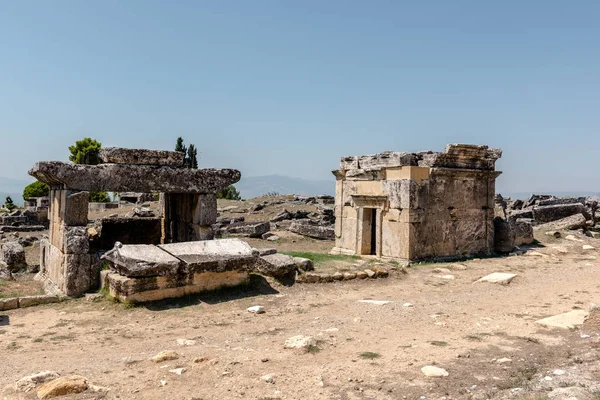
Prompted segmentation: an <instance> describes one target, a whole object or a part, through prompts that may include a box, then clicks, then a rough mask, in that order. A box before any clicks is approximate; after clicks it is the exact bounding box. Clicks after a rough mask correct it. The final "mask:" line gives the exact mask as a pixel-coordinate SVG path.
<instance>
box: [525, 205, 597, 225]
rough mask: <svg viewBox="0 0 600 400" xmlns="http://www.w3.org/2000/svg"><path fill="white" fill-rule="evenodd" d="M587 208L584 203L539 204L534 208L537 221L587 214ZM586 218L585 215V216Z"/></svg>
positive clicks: (542, 222) (543, 221)
mask: <svg viewBox="0 0 600 400" xmlns="http://www.w3.org/2000/svg"><path fill="white" fill-rule="evenodd" d="M585 213H586V209H585V206H584V205H583V204H580V203H575V204H556V205H550V206H537V207H534V209H533V218H534V219H535V220H536V221H537V223H540V224H544V223H547V222H552V221H558V220H561V219H563V218H566V217H570V216H571V215H577V214H585ZM584 218H585V217H584Z"/></svg>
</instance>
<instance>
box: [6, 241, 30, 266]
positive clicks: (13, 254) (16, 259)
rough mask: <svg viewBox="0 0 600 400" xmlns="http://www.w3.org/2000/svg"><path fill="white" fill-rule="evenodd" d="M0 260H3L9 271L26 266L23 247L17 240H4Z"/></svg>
mask: <svg viewBox="0 0 600 400" xmlns="http://www.w3.org/2000/svg"><path fill="white" fill-rule="evenodd" d="M0 261H4V262H5V263H6V266H7V268H8V270H9V271H10V272H15V271H18V270H20V269H23V268H27V262H26V261H25V249H23V246H21V245H20V244H19V242H6V243H4V244H3V245H2V249H1V251H0Z"/></svg>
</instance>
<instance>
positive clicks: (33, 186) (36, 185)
mask: <svg viewBox="0 0 600 400" xmlns="http://www.w3.org/2000/svg"><path fill="white" fill-rule="evenodd" d="M49 194H50V186H48V185H46V184H45V183H44V182H40V181H35V182H33V183H30V184H29V185H27V186H25V189H23V198H24V199H26V198H28V197H44V196H48V195H49Z"/></svg>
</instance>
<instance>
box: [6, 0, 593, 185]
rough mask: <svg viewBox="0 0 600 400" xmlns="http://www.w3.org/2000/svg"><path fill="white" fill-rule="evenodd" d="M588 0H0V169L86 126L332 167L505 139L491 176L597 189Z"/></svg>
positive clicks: (261, 163)
mask: <svg viewBox="0 0 600 400" xmlns="http://www.w3.org/2000/svg"><path fill="white" fill-rule="evenodd" d="M598 21H600V2H599V1H597V0H593V1H591V0H590V1H585V0H578V1H557V0H556V1H555V0H549V1H548V0H545V1H533V0H528V1H502V2H500V1H496V2H492V1H457V0H456V1H447V0H439V1H410V2H409V1H401V0H394V1H362V2H359V1H333V0H328V1H322V0H318V1H306V0H302V1H282V0H277V1H267V0H256V1H245V0H244V1H242V0H240V1H212V2H209V1H147V0H143V1H134V0H128V1H112V0H109V1H105V0H103V1H94V2H93V1H8V0H0V137H1V140H0V149H1V151H0V176H5V177H11V178H18V179H28V176H27V174H26V171H27V169H28V168H30V167H31V165H32V164H33V163H34V162H35V161H37V160H53V159H58V160H66V159H67V155H68V152H67V147H68V146H69V145H71V144H72V143H73V142H74V141H75V140H77V139H80V138H82V137H85V136H89V137H93V138H96V139H97V140H99V141H101V142H102V143H103V145H105V146H122V147H146V148H156V149H171V148H173V146H174V143H175V139H176V138H177V136H183V137H184V139H185V140H186V142H187V143H190V142H191V143H194V144H196V146H197V147H198V149H199V152H200V156H201V159H200V164H201V167H233V168H238V169H240V170H241V171H242V174H244V175H247V176H256V175H267V174H275V173H277V174H281V175H289V176H295V177H300V178H307V179H330V177H331V173H330V170H332V169H334V168H336V167H337V165H338V162H339V158H340V157H341V156H343V155H360V154H369V153H375V152H380V151H385V150H395V151H417V150H425V149H429V150H442V149H443V148H444V146H445V144H446V143H450V142H463V143H478V144H488V145H490V146H494V147H502V148H503V149H504V157H503V158H502V159H501V160H500V161H499V163H498V167H499V169H501V170H503V171H504V172H505V173H504V174H503V175H502V176H501V178H500V179H499V181H498V186H499V189H500V190H501V191H502V190H510V191H530V190H531V191H550V190H552V191H559V190H560V191H568V190H590V191H600V172H599V169H598V166H599V165H600V164H599V159H598V154H599V151H600V134H599V130H598V127H599V126H600V23H599V22H598Z"/></svg>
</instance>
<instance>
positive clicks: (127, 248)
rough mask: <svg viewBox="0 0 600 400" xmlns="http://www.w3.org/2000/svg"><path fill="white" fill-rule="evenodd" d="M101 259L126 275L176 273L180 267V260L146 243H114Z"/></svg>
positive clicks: (139, 275)
mask: <svg viewBox="0 0 600 400" xmlns="http://www.w3.org/2000/svg"><path fill="white" fill-rule="evenodd" d="M101 259H102V260H106V261H108V262H109V263H110V266H111V269H113V270H115V271H117V272H118V273H119V274H121V275H123V276H127V277H141V276H159V275H161V276H165V275H176V274H177V273H178V272H179V270H180V268H181V260H179V259H177V258H175V257H173V256H172V255H170V254H169V253H167V252H166V251H164V250H162V249H160V248H158V247H156V246H153V245H146V244H129V245H124V244H121V243H116V244H115V247H114V248H113V249H112V250H109V251H107V252H106V253H105V254H104V255H103V256H102V257H101Z"/></svg>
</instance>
